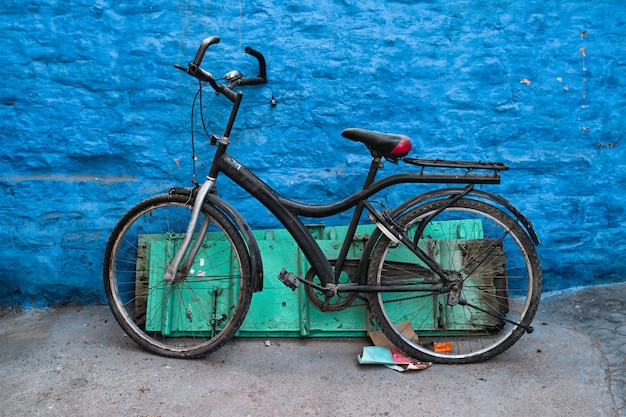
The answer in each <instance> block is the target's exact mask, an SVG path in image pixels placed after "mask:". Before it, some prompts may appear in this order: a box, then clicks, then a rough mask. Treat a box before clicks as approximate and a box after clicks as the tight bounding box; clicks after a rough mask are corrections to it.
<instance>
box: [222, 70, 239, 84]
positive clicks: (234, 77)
mask: <svg viewBox="0 0 626 417" xmlns="http://www.w3.org/2000/svg"><path fill="white" fill-rule="evenodd" d="M242 78H243V74H242V73H241V72H239V71H238V70H232V71H228V72H227V73H226V75H224V79H225V80H226V81H228V82H229V83H231V84H232V83H235V82H237V81H239V80H241V79H242Z"/></svg>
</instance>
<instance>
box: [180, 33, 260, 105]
mask: <svg viewBox="0 0 626 417" xmlns="http://www.w3.org/2000/svg"><path fill="white" fill-rule="evenodd" d="M219 42H220V37H219V36H211V37H208V38H206V39H204V40H203V41H202V43H201V44H200V47H199V48H198V52H196V56H195V58H194V59H193V62H191V63H190V64H188V65H187V67H186V68H185V67H183V66H182V65H178V64H175V65H174V67H175V68H177V69H179V70H181V71H184V72H186V73H187V74H189V75H191V76H192V77H195V78H197V79H198V80H200V81H206V82H208V83H209V85H211V87H212V88H213V89H214V90H215V92H216V93H217V94H220V93H221V94H223V95H224V96H226V97H227V98H228V99H229V100H230V101H232V102H234V101H235V99H236V98H237V93H235V92H234V91H233V90H232V89H233V88H234V87H237V86H245V85H257V84H265V83H267V74H266V69H265V57H264V56H263V54H261V53H260V52H259V51H257V50H256V49H254V48H252V47H250V46H246V47H245V49H244V52H245V53H247V54H248V55H252V56H253V57H255V58H256V59H257V61H258V62H259V75H258V76H256V77H252V78H240V79H238V80H235V81H233V82H232V83H231V84H230V85H229V86H228V85H226V84H218V83H217V81H216V80H215V78H214V77H213V75H211V73H210V72H207V71H205V70H203V69H202V68H200V64H201V63H202V60H203V59H204V54H205V53H206V51H207V50H208V49H209V46H211V45H213V44H216V43H219Z"/></svg>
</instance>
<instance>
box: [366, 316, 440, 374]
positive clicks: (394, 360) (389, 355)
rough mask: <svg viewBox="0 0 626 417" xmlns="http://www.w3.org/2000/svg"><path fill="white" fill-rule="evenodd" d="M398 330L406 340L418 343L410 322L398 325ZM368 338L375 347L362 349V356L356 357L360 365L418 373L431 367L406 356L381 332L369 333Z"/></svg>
mask: <svg viewBox="0 0 626 417" xmlns="http://www.w3.org/2000/svg"><path fill="white" fill-rule="evenodd" d="M398 328H399V329H403V330H402V334H403V335H404V336H405V337H406V338H407V339H408V340H411V341H412V342H415V343H417V342H418V341H419V338H418V336H417V334H416V333H415V331H414V330H413V326H412V325H411V323H410V322H406V323H401V324H399V325H398ZM369 337H370V339H372V342H374V345H376V346H365V347H364V348H363V354H362V355H359V356H358V359H359V363H360V364H361V365H385V366H386V367H387V368H391V369H393V370H396V371H399V372H404V371H418V370H421V369H427V368H430V367H431V366H432V363H431V362H420V361H418V360H416V359H413V358H410V357H408V356H406V355H405V354H404V352H402V351H401V350H400V349H399V348H397V347H396V346H394V345H393V343H391V341H390V340H389V339H388V338H387V337H386V336H385V335H384V334H383V333H382V332H381V331H375V332H370V333H369Z"/></svg>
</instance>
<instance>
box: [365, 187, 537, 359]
mask: <svg viewBox="0 0 626 417" xmlns="http://www.w3.org/2000/svg"><path fill="white" fill-rule="evenodd" d="M444 204H445V202H444V201H442V200H438V201H433V202H429V203H426V204H423V205H421V206H418V207H416V208H414V209H412V210H410V211H408V212H406V213H405V214H403V215H402V216H400V217H399V218H398V219H397V223H398V224H399V225H402V226H403V227H405V228H406V234H407V236H408V237H409V238H410V239H412V240H413V241H414V243H416V244H417V245H418V246H419V247H420V248H421V249H422V250H424V251H425V252H426V253H428V254H429V256H430V257H431V258H432V259H434V260H435V261H436V262H437V263H438V264H439V265H440V266H441V267H442V268H443V269H444V270H445V271H446V274H447V275H448V277H452V278H453V280H454V281H455V282H454V285H452V284H451V283H446V282H445V281H444V280H443V279H442V278H441V277H439V276H438V275H437V274H435V273H434V272H433V271H432V270H430V269H428V268H427V267H426V266H425V264H424V263H423V262H422V261H421V260H419V259H418V257H417V256H416V255H415V254H414V253H413V252H412V251H410V250H409V249H408V248H407V247H406V246H404V245H402V244H394V243H393V242H391V241H390V240H389V239H388V238H387V237H385V236H382V237H381V238H380V240H379V241H378V242H377V244H376V246H375V248H374V250H373V252H372V257H371V261H370V264H369V269H368V280H369V284H370V285H376V286H391V285H393V286H395V287H396V288H397V289H398V291H396V292H379V293H374V294H370V295H369V303H370V308H371V310H372V314H373V316H374V317H375V319H376V321H377V322H378V324H379V326H380V328H381V330H382V331H383V333H384V334H385V335H386V336H387V337H388V338H389V339H390V341H391V342H392V343H393V344H394V345H396V346H398V347H399V348H401V349H402V350H403V351H405V352H406V353H407V354H408V355H410V356H412V357H414V358H416V359H420V360H425V361H432V362H437V363H459V364H460V363H472V362H480V361H484V360H487V359H490V358H492V357H494V356H496V355H498V354H500V353H502V352H503V351H505V350H506V349H508V348H509V347H510V346H512V345H513V344H514V343H515V342H516V341H517V340H518V339H519V338H520V337H521V336H522V334H523V333H524V332H525V328H526V329H527V328H528V326H529V325H530V323H531V321H532V319H533V317H534V315H535V312H536V310H537V307H538V304H539V298H540V292H541V268H540V266H539V258H538V256H537V253H536V250H535V247H534V245H533V243H532V242H531V241H530V239H529V238H528V235H527V234H526V233H525V232H524V230H523V229H522V228H521V227H520V226H519V224H517V223H516V222H515V221H514V220H513V219H512V218H511V217H510V216H508V215H507V214H505V213H504V212H503V211H501V210H500V209H498V208H496V207H494V206H491V205H489V204H487V203H484V202H481V201H477V200H473V199H461V200H459V201H457V202H456V203H454V204H453V205H452V206H451V207H447V208H445V209H443V210H442V211H441V212H438V211H439V210H441V209H442V207H443V205H444ZM431 216H433V217H432V218H431ZM424 223H426V224H424ZM415 335H417V336H415Z"/></svg>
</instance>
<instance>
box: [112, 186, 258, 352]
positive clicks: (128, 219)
mask: <svg viewBox="0 0 626 417" xmlns="http://www.w3.org/2000/svg"><path fill="white" fill-rule="evenodd" d="M192 208H193V206H192V203H191V202H190V201H189V198H188V197H187V196H182V195H173V194H162V195H157V196H154V197H151V198H148V199H146V200H143V201H141V202H139V203H138V204H137V205H135V206H134V207H133V208H131V209H130V210H129V211H128V212H127V213H126V214H125V215H124V216H123V217H122V218H121V219H120V221H119V222H118V223H117V225H116V226H115V228H114V229H113V232H112V233H111V236H110V238H109V240H108V243H107V247H106V251H105V257H104V264H103V272H104V276H103V279H104V288H105V293H106V297H107V301H108V303H109V306H110V308H111V311H112V312H113V315H114V316H115V318H116V320H117V322H118V323H119V324H120V326H121V327H122V328H123V329H124V331H125V332H126V333H127V334H128V335H129V336H130V337H131V338H132V339H133V340H134V341H135V342H137V343H138V344H139V345H140V346H141V347H142V348H144V349H146V350H148V351H150V352H153V353H156V354H159V355H162V356H166V357H175V358H198V357H201V356H204V355H206V354H208V353H210V352H213V351H215V350H216V349H218V348H220V347H221V346H222V345H224V344H225V343H226V342H227V341H228V340H230V339H231V338H232V337H233V336H234V335H235V334H236V332H237V331H238V329H239V327H240V326H241V324H242V322H243V320H244V319H245V317H246V314H247V312H248V309H249V307H250V302H251V298H252V288H251V286H252V280H251V272H250V268H251V267H250V257H249V253H248V251H247V248H246V245H245V243H244V241H243V239H242V237H241V235H240V234H239V232H238V230H237V229H236V227H235V226H234V225H233V223H232V222H231V221H230V220H229V219H228V218H227V217H226V216H225V215H224V214H222V212H221V211H220V210H219V209H218V208H216V207H215V206H213V205H211V204H206V203H205V204H204V205H203V207H202V210H201V218H200V221H199V222H198V224H200V223H201V222H202V219H203V218H208V219H209V220H210V227H209V230H208V233H207V234H206V237H205V240H204V242H203V244H202V248H201V249H200V251H199V252H198V255H197V256H196V259H195V260H194V264H193V265H192V268H191V269H190V271H189V273H188V274H187V275H186V276H184V277H182V278H180V279H177V280H176V281H174V282H173V283H171V284H170V283H166V282H165V281H164V280H163V274H164V272H165V270H166V268H167V266H168V265H169V263H170V262H171V260H172V258H173V257H174V255H175V254H176V252H177V249H178V247H179V245H180V243H181V242H182V239H183V237H184V235H185V232H186V229H187V226H188V224H189V218H190V216H191V210H192ZM198 228H199V226H198Z"/></svg>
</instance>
